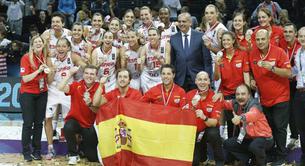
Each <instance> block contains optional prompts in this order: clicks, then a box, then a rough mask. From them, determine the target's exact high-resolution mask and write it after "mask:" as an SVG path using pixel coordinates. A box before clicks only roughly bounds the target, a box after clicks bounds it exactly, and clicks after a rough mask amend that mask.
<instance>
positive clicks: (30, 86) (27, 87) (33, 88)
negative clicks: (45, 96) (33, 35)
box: [20, 51, 48, 94]
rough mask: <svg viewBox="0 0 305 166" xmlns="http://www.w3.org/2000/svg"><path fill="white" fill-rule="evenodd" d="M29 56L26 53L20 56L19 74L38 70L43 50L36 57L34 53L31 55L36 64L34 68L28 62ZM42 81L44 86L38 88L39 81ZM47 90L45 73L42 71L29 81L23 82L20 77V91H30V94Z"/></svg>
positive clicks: (42, 58)
mask: <svg viewBox="0 0 305 166" xmlns="http://www.w3.org/2000/svg"><path fill="white" fill-rule="evenodd" d="M29 57H30V56H29V55H28V54H25V55H23V56H22V58H21V61H20V76H21V77H22V76H25V75H29V74H31V73H34V72H35V71H36V70H38V68H39V66H40V65H41V64H42V63H43V62H44V55H43V52H42V51H41V52H40V55H39V56H38V57H37V56H35V54H34V55H33V61H34V64H35V65H36V68H35V69H33V67H32V66H31V63H30V58H29ZM40 81H43V82H44V88H43V89H40V87H39V82H40ZM47 90H48V86H47V74H45V73H44V72H41V73H39V74H38V75H37V76H36V77H35V78H34V79H33V80H31V81H29V82H24V81H23V80H22V79H21V87H20V93H24V92H26V93H32V94H39V93H41V92H46V91H47Z"/></svg>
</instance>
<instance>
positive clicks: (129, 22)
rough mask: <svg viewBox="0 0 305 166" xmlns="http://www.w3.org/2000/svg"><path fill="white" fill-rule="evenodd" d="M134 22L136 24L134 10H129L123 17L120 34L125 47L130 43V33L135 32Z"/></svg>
mask: <svg viewBox="0 0 305 166" xmlns="http://www.w3.org/2000/svg"><path fill="white" fill-rule="evenodd" d="M134 22H135V15H134V13H133V10H131V9H127V10H126V11H125V14H124V16H123V24H122V28H121V30H120V31H119V32H118V33H119V35H120V37H121V40H122V42H123V45H125V43H128V39H127V38H128V32H130V31H132V30H134Z"/></svg>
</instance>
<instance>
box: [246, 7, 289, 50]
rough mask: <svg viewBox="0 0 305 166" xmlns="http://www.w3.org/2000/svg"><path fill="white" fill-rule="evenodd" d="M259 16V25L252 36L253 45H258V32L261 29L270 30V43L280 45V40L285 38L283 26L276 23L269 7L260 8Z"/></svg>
mask: <svg viewBox="0 0 305 166" xmlns="http://www.w3.org/2000/svg"><path fill="white" fill-rule="evenodd" d="M257 18H258V22H259V26H257V27H256V28H255V29H254V32H253V34H252V36H251V41H252V45H256V44H255V43H256V42H255V36H256V32H257V31H258V30H260V29H266V30H267V31H268V32H269V38H270V44H272V45H275V46H279V44H280V41H281V40H284V30H283V28H282V27H279V26H276V25H274V22H273V17H272V14H271V12H270V10H268V9H267V8H260V9H258V12H257ZM283 49H285V48H283Z"/></svg>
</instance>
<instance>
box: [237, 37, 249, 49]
mask: <svg viewBox="0 0 305 166" xmlns="http://www.w3.org/2000/svg"><path fill="white" fill-rule="evenodd" d="M236 41H237V43H238V47H239V48H240V49H241V50H243V51H247V50H248V49H249V47H250V43H248V41H247V40H246V38H245V37H244V36H238V35H236Z"/></svg>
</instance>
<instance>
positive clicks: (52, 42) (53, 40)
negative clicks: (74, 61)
mask: <svg viewBox="0 0 305 166" xmlns="http://www.w3.org/2000/svg"><path fill="white" fill-rule="evenodd" d="M47 31H48V33H50V41H49V46H48V47H49V52H50V56H51V57H54V56H55V55H56V44H57V41H58V39H60V38H66V37H68V36H69V32H70V30H68V29H66V28H63V32H62V35H61V37H60V38H56V37H55V34H54V33H55V32H54V30H53V29H48V30H47Z"/></svg>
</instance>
